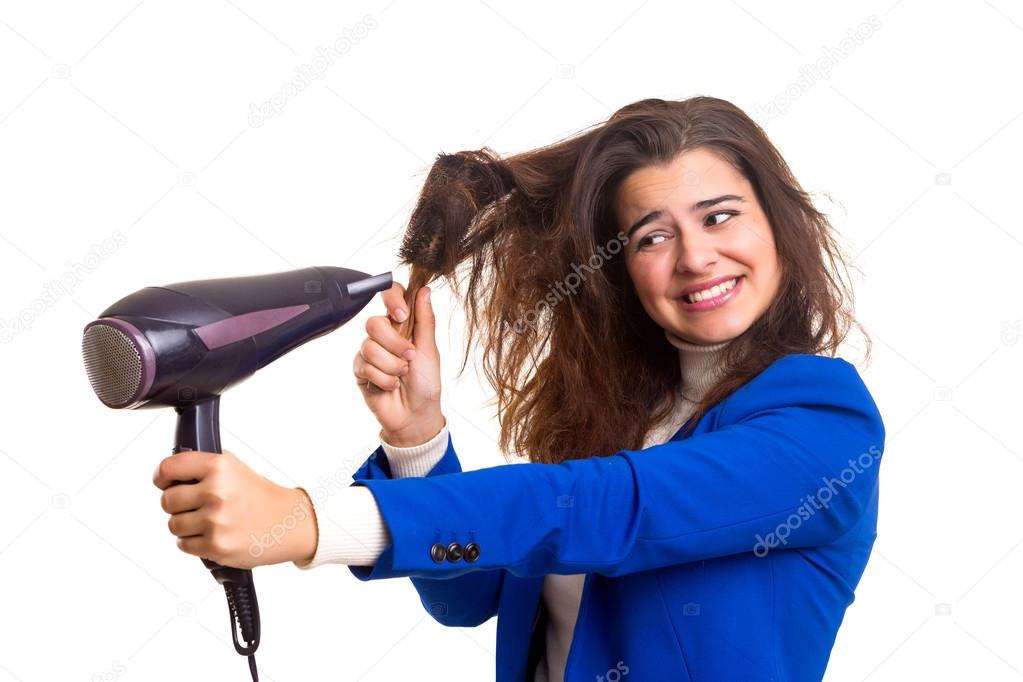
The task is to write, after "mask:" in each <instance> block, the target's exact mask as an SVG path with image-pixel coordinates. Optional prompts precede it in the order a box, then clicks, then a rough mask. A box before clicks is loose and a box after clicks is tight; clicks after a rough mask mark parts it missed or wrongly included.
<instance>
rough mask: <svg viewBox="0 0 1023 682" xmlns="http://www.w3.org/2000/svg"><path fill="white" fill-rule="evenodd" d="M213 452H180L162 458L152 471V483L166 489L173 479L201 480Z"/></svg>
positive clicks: (208, 468)
mask: <svg viewBox="0 0 1023 682" xmlns="http://www.w3.org/2000/svg"><path fill="white" fill-rule="evenodd" d="M215 457H217V453H215V452H201V451H198V450H197V451H195V452H181V453H178V454H176V455H171V456H170V457H166V458H164V459H163V460H162V461H161V462H160V464H159V465H158V466H157V467H156V471H155V472H153V485H155V486H156V487H157V488H159V489H160V490H166V489H167V488H169V487H170V486H171V485H172V484H173V483H174V482H175V481H191V480H197V481H201V480H202V479H203V478H205V477H206V474H207V473H208V472H209V470H210V466H211V465H212V460H213V458H215Z"/></svg>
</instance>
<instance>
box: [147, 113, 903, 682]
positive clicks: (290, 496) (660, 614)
mask: <svg viewBox="0 0 1023 682" xmlns="http://www.w3.org/2000/svg"><path fill="white" fill-rule="evenodd" d="M453 160H455V161H457V163H454V164H453V163H452V161H453ZM442 163H443V164H445V167H446V168H454V169H456V172H454V173H449V174H448V175H446V176H445V177H446V178H447V179H446V181H445V182H443V183H438V182H427V184H426V186H425V187H424V190H423V196H422V197H421V198H420V207H432V208H431V209H430V210H417V211H416V212H415V213H414V214H413V223H414V224H413V225H411V226H410V230H411V229H413V228H416V227H422V226H423V225H432V224H435V223H436V224H441V225H443V224H445V222H446V221H447V222H449V223H450V222H451V221H461V222H462V223H466V222H468V223H469V225H470V229H469V230H468V232H467V236H466V239H465V241H464V248H463V249H462V250H461V251H458V252H457V257H456V256H450V254H449V257H450V258H455V259H456V260H457V261H458V262H457V263H450V262H449V263H447V264H446V265H445V270H444V271H443V272H438V273H437V274H438V275H439V274H443V275H444V276H445V277H447V278H448V279H449V281H452V282H453V283H454V284H455V285H456V286H457V284H458V282H457V280H455V278H454V276H453V275H452V272H453V270H452V269H451V266H453V265H459V264H464V263H468V264H469V265H468V273H467V275H468V276H467V278H466V279H467V280H468V282H469V285H468V288H467V290H466V292H465V293H464V294H463V295H462V297H463V300H465V301H466V304H467V308H468V312H469V315H468V322H469V325H468V330H469V331H468V334H467V342H466V356H465V357H466V359H467V358H468V353H469V349H470V348H471V347H473V338H474V335H475V334H476V333H481V335H482V339H483V346H482V347H483V352H484V368H485V370H486V375H487V377H488V380H489V381H490V382H491V383H492V385H493V386H494V388H495V391H496V393H497V401H498V406H499V409H498V413H499V416H500V418H501V419H500V423H501V431H500V447H501V449H502V451H504V452H510V451H511V450H514V451H516V453H517V454H524V455H525V456H527V457H528V459H529V463H528V464H526V465H523V464H516V463H509V464H506V465H501V466H496V467H491V468H487V469H482V470H476V471H469V472H462V471H461V468H460V464H459V461H458V459H457V456H456V454H455V451H454V446H453V444H452V439H451V437H450V436H449V435H448V432H447V422H446V419H445V418H444V415H443V414H442V412H441V409H440V405H441V403H440V401H439V400H438V398H439V391H440V360H439V354H438V351H437V346H436V342H435V338H434V317H433V313H432V309H431V307H430V303H429V289H428V288H423V290H422V291H419V292H418V296H417V297H416V298H415V306H416V309H415V311H413V312H414V313H415V315H414V319H415V328H414V335H413V342H412V343H410V342H409V341H407V340H405V339H404V337H403V336H402V335H400V334H399V333H398V332H397V331H396V330H395V328H394V327H393V326H392V323H391V322H390V320H389V318H388V317H385V316H377V317H371V318H370V319H369V321H368V322H367V330H368V333H369V336H368V338H367V339H366V341H365V342H364V343H363V345H362V348H361V349H360V352H359V354H358V355H357V356H356V358H355V363H354V366H353V370H354V374H355V376H356V381H357V383H358V385H359V386H360V389H361V390H362V392H363V396H364V398H365V400H366V403H367V405H368V406H369V408H370V410H371V411H372V412H373V414H374V415H375V416H376V418H377V419H378V421H379V422H380V424H381V427H382V428H381V433H380V436H381V441H382V444H381V447H380V448H379V449H378V450H377V451H376V452H374V453H373V454H372V455H370V457H369V458H368V459H367V460H366V462H365V463H364V464H363V465H362V467H361V468H360V469H359V470H358V471H356V473H355V474H354V475H353V478H354V482H353V483H352V485H351V486H349V487H346V488H344V489H342V490H339V491H332V492H330V493H329V494H327V495H322V496H321V495H318V494H316V495H308V493H306V491H305V490H303V489H301V488H293V489H289V488H284V487H281V486H277V485H276V484H273V483H271V482H269V481H267V480H266V479H263V478H262V477H260V476H258V475H257V474H255V473H254V472H252V471H251V470H250V469H248V468H247V467H246V466H245V465H244V464H242V463H241V462H239V461H238V460H237V459H236V458H235V457H233V456H232V455H231V454H230V453H227V455H226V456H222V457H215V456H213V455H211V454H209V453H186V454H184V455H176V456H174V457H170V458H167V459H166V460H164V461H163V463H161V466H160V468H159V469H158V471H157V474H156V476H155V477H154V482H155V483H156V485H157V486H158V487H160V488H161V489H165V492H164V494H163V498H162V503H163V506H164V509H165V511H167V512H169V513H171V514H172V516H171V519H170V529H171V532H172V533H173V534H174V535H176V536H178V538H179V539H178V545H179V547H180V548H181V549H182V550H183V551H185V552H188V553H190V554H197V555H199V556H204V557H207V558H211V559H213V560H215V561H217V562H219V563H221V564H225V565H235V566H246V567H248V566H254V565H259V564H267V563H277V562H281V561H288V560H290V561H294V562H295V563H296V565H298V566H300V567H302V568H307V569H308V568H312V567H315V566H319V565H322V564H325V563H342V564H346V565H348V566H349V568H350V570H351V572H352V573H353V574H354V575H355V576H356V577H358V578H359V579H360V580H373V579H378V578H390V577H400V576H407V577H409V578H411V581H412V583H413V585H414V586H415V588H416V590H417V591H418V592H419V595H420V598H421V601H422V603H423V605H424V607H425V608H426V609H427V610H428V612H429V613H430V614H431V615H432V616H433V617H434V618H435V619H436V620H437V621H438V622H440V623H443V624H445V625H451V626H460V627H465V626H474V625H477V624H480V623H482V622H484V621H486V620H488V619H489V618H491V617H492V616H494V615H497V616H498V627H497V670H496V679H497V680H500V681H504V680H516V681H520V680H532V681H535V680H562V679H564V680H570V681H575V680H580V681H581V680H587V681H588V680H593V679H597V680H608V681H612V680H619V679H622V678H623V677H629V678H630V679H635V680H699V681H704V680H707V681H712V680H713V681H716V680H729V681H731V680H790V681H792V680H819V679H820V678H821V677H822V676H823V674H824V670H825V667H826V665H827V661H828V657H829V655H830V652H831V648H832V645H833V644H834V640H835V636H836V633H837V630H838V627H839V625H840V624H841V621H842V618H843V615H844V613H845V609H846V607H847V606H848V605H849V604H850V603H852V601H853V598H854V589H855V587H856V585H857V584H858V582H859V579H860V576H861V575H862V573H863V570H864V567H865V566H866V562H867V559H868V557H869V554H870V550H871V547H872V546H873V542H874V539H875V537H876V521H877V503H878V469H879V466H880V457H881V453H882V451H883V446H884V435H885V431H884V425H883V422H882V420H881V416H880V414H879V412H878V410H877V407H876V405H875V403H874V401H873V400H872V398H871V396H870V393H869V392H868V390H867V388H866V387H865V385H864V384H863V382H862V380H861V378H860V376H859V374H858V373H857V371H856V369H855V367H854V366H853V365H852V364H850V363H848V362H847V361H845V360H843V359H841V358H839V357H837V355H836V354H837V349H838V346H839V344H840V343H841V342H842V340H843V339H844V338H845V336H846V334H847V332H848V328H849V326H850V324H853V323H855V320H854V319H853V318H852V315H851V312H850V310H848V304H849V302H850V299H849V297H848V293H847V291H846V286H845V283H844V281H843V280H842V278H841V277H840V276H839V274H840V273H839V268H844V263H843V259H842V256H841V252H840V250H839V248H838V247H837V245H836V242H835V240H834V238H833V236H832V234H831V226H830V224H829V223H828V220H827V218H826V216H825V215H823V214H822V213H819V212H818V211H817V210H816V209H815V208H814V207H813V205H812V203H811V201H810V198H809V197H808V195H807V194H806V193H805V192H804V191H803V190H802V189H801V188H800V187H799V185H798V183H797V182H796V180H795V178H794V177H793V175H792V173H791V172H790V170H789V169H788V167H787V165H786V164H785V162H784V160H783V159H782V158H781V156H780V155H779V153H778V152H777V150H776V149H775V148H774V147H773V146H772V145H771V143H770V142H769V140H768V139H767V137H766V136H765V134H764V133H763V131H762V130H761V129H760V128H759V127H758V126H757V125H756V124H755V123H754V122H753V121H752V120H751V119H750V118H749V117H748V116H746V115H745V114H744V113H743V112H742V111H741V110H739V109H738V108H737V107H735V106H734V105H732V104H730V103H729V102H726V101H723V100H720V99H716V98H711V97H694V98H691V99H687V100H684V101H663V100H659V99H648V100H642V101H639V102H636V103H634V104H632V105H629V106H627V107H625V108H623V109H622V110H620V111H618V112H616V113H615V114H614V115H613V116H612V117H611V118H610V119H609V120H608V121H606V122H605V123H603V124H602V125H600V126H597V127H595V128H594V129H592V130H588V131H585V132H583V133H582V134H579V135H577V136H575V137H571V138H568V139H566V140H562V141H560V142H558V143H556V144H553V145H550V146H547V147H543V148H541V149H538V150H533V151H530V152H526V153H522V154H518V155H515V156H510V157H507V158H503V159H502V158H499V157H497V156H496V155H494V154H493V153H491V152H490V151H489V150H487V149H482V150H477V151H475V152H461V153H459V154H456V155H442V156H441V157H439V158H438V161H437V162H436V164H435V167H438V166H439V165H440V164H442ZM417 222H418V223H421V224H419V225H417V224H415V223H417ZM451 253H455V252H454V251H453V250H452V251H451ZM403 293H404V291H403V289H402V287H401V286H400V285H397V284H396V285H395V286H394V287H393V288H392V289H391V290H390V291H388V292H385V294H384V295H383V299H384V303H385V305H386V307H387V309H388V311H389V314H390V316H391V317H392V318H393V319H394V320H396V321H398V322H400V321H401V320H403V319H404V317H405V316H406V315H407V313H408V311H406V310H404V309H403V308H404V302H403ZM409 351H411V352H409ZM867 356H868V357H869V339H868V351H867ZM464 366H465V365H464V363H463V369H464ZM190 479H196V480H198V481H199V482H198V483H196V484H191V485H179V486H176V487H172V488H168V485H169V482H170V481H172V480H190ZM240 496H243V498H244V502H239V501H238V500H239V497H240ZM310 498H312V499H310ZM288 516H290V517H291V518H292V521H293V524H292V525H293V526H294V530H291V531H290V532H288V533H286V534H281V533H274V532H273V528H274V527H275V526H276V527H281V525H282V518H286V517H288ZM298 517H300V518H298ZM259 537H263V538H266V537H272V538H274V541H273V542H258V543H257V542H256V541H255V540H254V538H259ZM254 546H256V547H258V552H254V551H253V547H254ZM256 554H258V556H255V555H256Z"/></svg>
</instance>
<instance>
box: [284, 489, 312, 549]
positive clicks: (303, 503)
mask: <svg viewBox="0 0 1023 682" xmlns="http://www.w3.org/2000/svg"><path fill="white" fill-rule="evenodd" d="M289 492H290V493H291V494H292V495H294V496H295V497H297V499H296V501H295V518H296V520H297V521H296V526H295V531H294V532H295V542H294V544H293V547H292V550H291V552H290V554H291V555H292V556H290V557H289V559H290V560H291V561H293V562H295V563H296V564H298V565H299V566H304V565H306V564H308V563H309V562H310V561H312V560H313V558H314V557H315V556H316V549H317V547H318V545H319V530H318V527H317V523H316V512H315V511H314V510H313V502H312V499H311V498H310V497H309V493H307V492H306V491H305V489H304V488H292V489H290V491H289Z"/></svg>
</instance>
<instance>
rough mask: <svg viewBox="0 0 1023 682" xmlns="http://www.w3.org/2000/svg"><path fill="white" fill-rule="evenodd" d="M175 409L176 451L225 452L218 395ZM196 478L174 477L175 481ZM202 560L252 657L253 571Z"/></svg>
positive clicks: (240, 646)
mask: <svg viewBox="0 0 1023 682" xmlns="http://www.w3.org/2000/svg"><path fill="white" fill-rule="evenodd" d="M174 411H175V412H177V414H178V424H177V428H176V430H175V432H174V454H179V453H182V452H189V451H202V452H216V453H220V452H223V451H222V450H221V449H220V396H219V395H216V396H213V397H212V398H209V399H206V400H203V401H201V402H198V403H194V404H191V405H188V406H186V407H175V408H174ZM197 482H198V481H195V480H192V481H174V483H172V485H177V484H179V483H197ZM202 563H203V565H204V566H205V567H206V568H207V569H209V571H210V572H211V573H212V574H213V578H214V579H215V580H216V581H217V582H218V583H219V584H221V585H223V586H224V592H225V594H226V595H227V605H228V617H229V618H230V621H231V637H232V638H233V639H234V649H235V651H237V652H238V653H239V654H241V655H242V656H250V657H251V656H252V654H254V653H256V649H257V648H258V647H259V634H260V627H259V604H258V602H257V601H256V587H255V585H254V584H253V581H252V571H251V570H250V569H247V568H235V567H233V566H221V565H220V564H218V563H216V562H215V561H210V560H209V559H203V560H202ZM239 630H240V631H241V632H240V633H239ZM239 634H240V637H239ZM254 665H255V663H254V662H253V660H252V659H251V658H250V660H249V667H250V669H252V668H254ZM253 679H255V671H254V670H253Z"/></svg>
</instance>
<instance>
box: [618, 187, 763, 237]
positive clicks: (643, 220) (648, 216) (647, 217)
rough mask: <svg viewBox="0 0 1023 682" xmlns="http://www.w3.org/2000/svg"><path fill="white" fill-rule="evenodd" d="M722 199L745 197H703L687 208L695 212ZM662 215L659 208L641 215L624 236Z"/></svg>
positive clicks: (628, 235) (738, 199)
mask: <svg viewBox="0 0 1023 682" xmlns="http://www.w3.org/2000/svg"><path fill="white" fill-rule="evenodd" d="M723 201H745V199H743V198H742V197H740V196H738V195H737V194H722V195H721V196H719V197H714V198H713V199H704V200H703V201H697V202H696V203H695V204H693V205H692V207H691V208H690V209H689V211H690V213H696V212H697V211H701V210H703V209H705V208H709V207H711V206H714V205H716V204H720V203H721V202H723ZM662 215H664V213H663V212H662V211H660V210H657V211H650V212H649V213H647V214H646V215H645V216H643V217H642V218H640V219H639V220H637V221H636V222H634V223H633V224H632V227H630V228H629V231H628V233H626V235H625V236H626V237H631V236H632V233H633V232H635V231H636V230H638V229H639V228H641V227H643V226H644V225H646V224H647V223H649V222H651V221H654V220H657V219H658V218H660V217H661V216H662Z"/></svg>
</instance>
